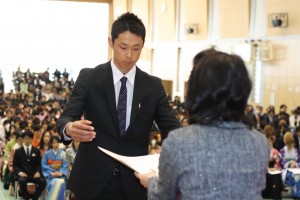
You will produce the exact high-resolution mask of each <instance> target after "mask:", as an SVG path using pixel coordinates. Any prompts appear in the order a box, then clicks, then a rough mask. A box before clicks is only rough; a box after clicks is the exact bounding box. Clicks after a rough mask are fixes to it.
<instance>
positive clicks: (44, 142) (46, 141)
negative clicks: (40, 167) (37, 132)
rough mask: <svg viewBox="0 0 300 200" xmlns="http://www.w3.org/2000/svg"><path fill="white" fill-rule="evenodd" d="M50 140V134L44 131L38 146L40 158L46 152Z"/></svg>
mask: <svg viewBox="0 0 300 200" xmlns="http://www.w3.org/2000/svg"><path fill="white" fill-rule="evenodd" d="M50 138H51V133H50V132H49V131H44V133H43V134H42V139H41V142H40V145H39V149H40V153H41V157H43V156H44V153H45V152H46V151H48V150H49V148H50Z"/></svg>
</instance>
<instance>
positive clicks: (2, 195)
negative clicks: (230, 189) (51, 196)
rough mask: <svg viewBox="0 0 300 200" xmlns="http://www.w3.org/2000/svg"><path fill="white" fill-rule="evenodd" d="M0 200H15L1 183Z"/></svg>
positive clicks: (286, 199)
mask: <svg viewBox="0 0 300 200" xmlns="http://www.w3.org/2000/svg"><path fill="white" fill-rule="evenodd" d="M288 195H289V194H285V193H283V197H284V198H283V200H293V199H292V198H288ZM0 200H15V198H14V197H13V196H10V195H9V194H8V190H5V189H4V188H3V183H2V182H1V181H0ZM40 200H44V199H42V198H40Z"/></svg>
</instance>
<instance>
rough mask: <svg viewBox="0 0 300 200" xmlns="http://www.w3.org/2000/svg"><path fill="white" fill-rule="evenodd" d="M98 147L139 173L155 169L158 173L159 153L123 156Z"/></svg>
mask: <svg viewBox="0 0 300 200" xmlns="http://www.w3.org/2000/svg"><path fill="white" fill-rule="evenodd" d="M98 148H99V149H100V150H101V151H103V152H104V153H106V154H107V155H109V156H110V157H112V158H114V159H116V160H117V161H119V162H120V163H122V164H124V165H126V166H127V167H129V168H131V169H133V170H134V171H136V172H138V173H141V174H144V173H148V172H150V171H154V172H155V173H156V174H157V175H158V163H159V154H152V155H146V156H122V155H119V154H116V153H113V152H111V151H109V150H107V149H104V148H101V147H99V146H98Z"/></svg>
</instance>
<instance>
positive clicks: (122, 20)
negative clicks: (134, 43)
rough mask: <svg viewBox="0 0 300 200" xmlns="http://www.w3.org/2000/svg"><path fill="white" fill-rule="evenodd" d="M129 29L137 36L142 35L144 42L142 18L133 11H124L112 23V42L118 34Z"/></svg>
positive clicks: (144, 29)
mask: <svg viewBox="0 0 300 200" xmlns="http://www.w3.org/2000/svg"><path fill="white" fill-rule="evenodd" d="M126 31H130V32H131V33H133V34H136V35H137V36H140V37H142V39H143V41H144V42H145V36H146V28H145V25H144V24H143V22H142V20H141V19H140V18H138V16H136V15H135V14H133V13H129V12H127V13H124V14H123V15H121V16H120V17H118V19H117V20H115V21H114V22H113V24H112V28H111V38H112V42H113V43H114V41H115V39H116V38H118V36H119V34H121V33H124V32H126Z"/></svg>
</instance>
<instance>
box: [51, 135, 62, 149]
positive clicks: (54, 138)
mask: <svg viewBox="0 0 300 200" xmlns="http://www.w3.org/2000/svg"><path fill="white" fill-rule="evenodd" d="M54 141H56V142H58V143H59V141H60V140H59V137H57V136H56V135H52V136H51V138H50V147H51V148H52V147H53V146H52V144H53V142H54Z"/></svg>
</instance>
